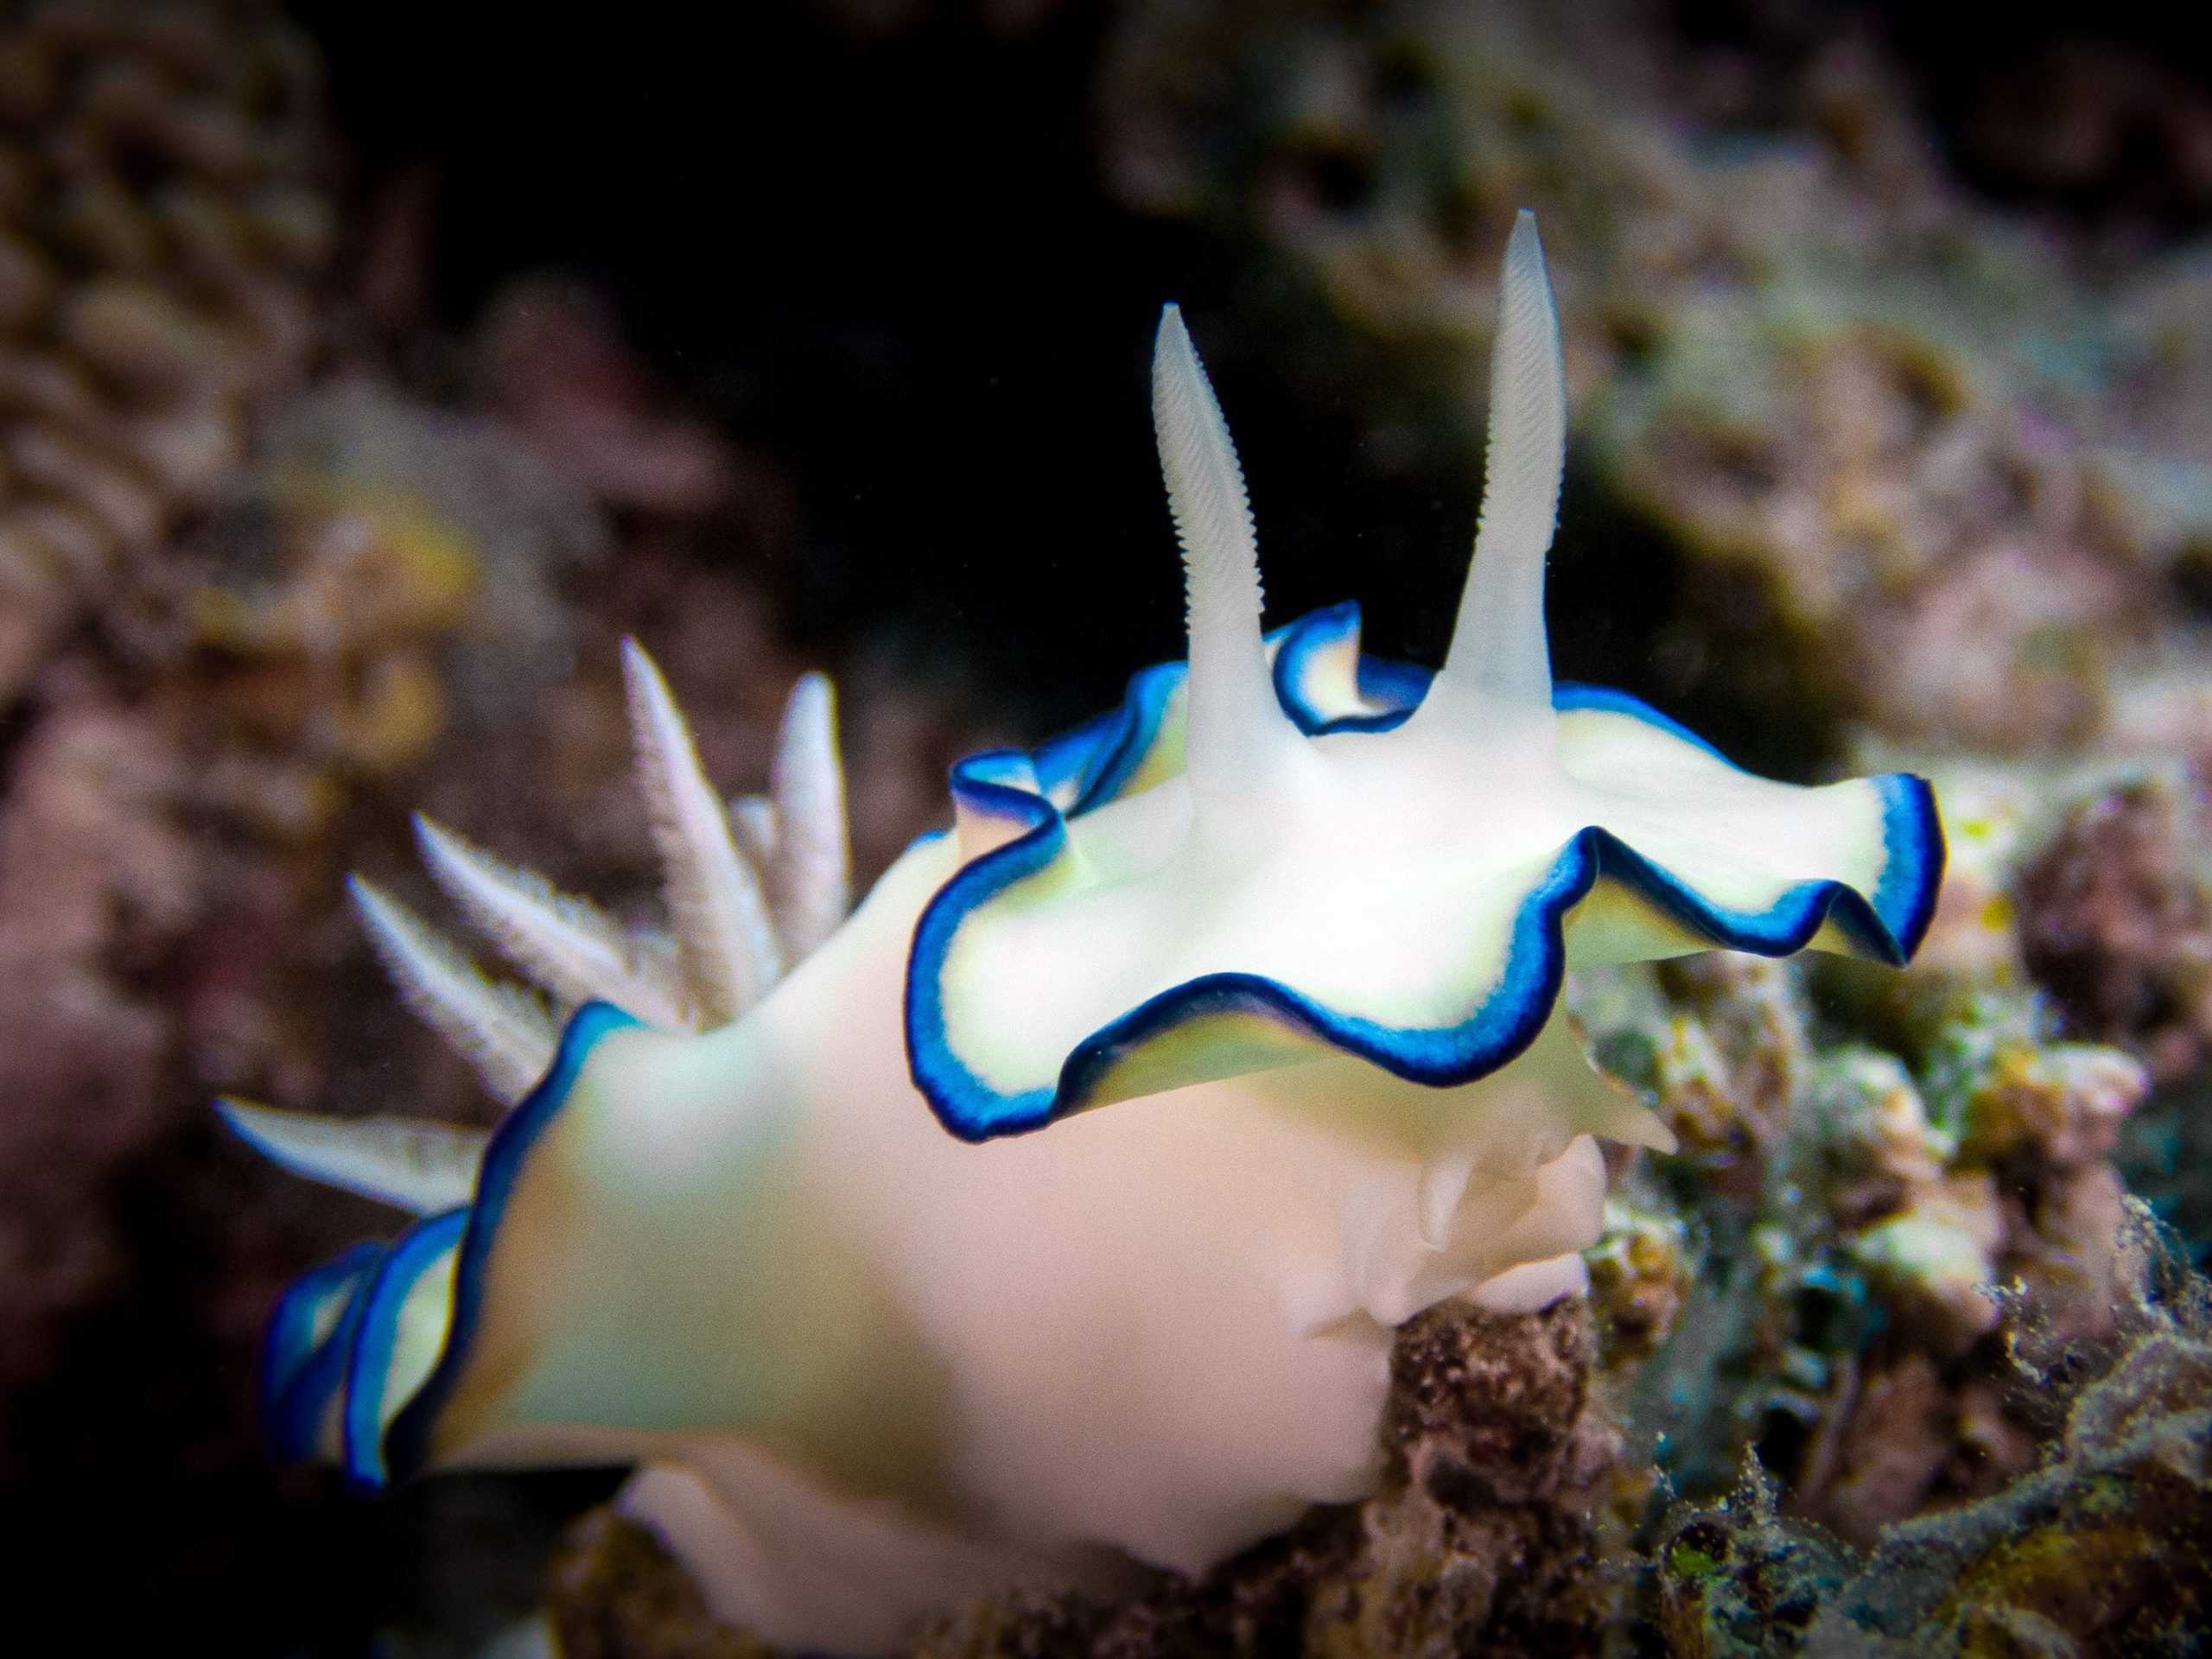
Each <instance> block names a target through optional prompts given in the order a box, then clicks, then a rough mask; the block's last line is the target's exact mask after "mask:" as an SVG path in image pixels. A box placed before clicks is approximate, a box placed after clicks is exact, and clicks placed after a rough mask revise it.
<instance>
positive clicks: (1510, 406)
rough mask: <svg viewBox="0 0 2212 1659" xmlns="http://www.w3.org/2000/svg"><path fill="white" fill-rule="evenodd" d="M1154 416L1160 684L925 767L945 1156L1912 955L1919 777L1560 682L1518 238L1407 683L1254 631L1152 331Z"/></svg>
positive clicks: (1549, 463) (1172, 378)
mask: <svg viewBox="0 0 2212 1659" xmlns="http://www.w3.org/2000/svg"><path fill="white" fill-rule="evenodd" d="M1153 409H1154V423H1155V425H1156V427H1157V430H1158V435H1159V442H1160V464H1161V468H1162V471H1163V472H1164V474H1166V484H1167V493H1168V500H1169V505H1170V506H1171V509H1172V511H1173V516H1174V520H1175V525H1176V531H1177V533H1178V536H1179V538H1180V540H1181V543H1182V549H1183V565H1184V573H1185V591H1186V594H1187V598H1188V609H1189V639H1190V651H1189V657H1188V660H1187V663H1185V664H1167V665H1164V666H1162V667H1160V668H1155V669H1151V670H1147V671H1144V672H1143V673H1141V674H1139V675H1138V676H1137V677H1135V680H1133V681H1132V682H1131V685H1130V690H1129V696H1128V700H1127V702H1125V704H1124V705H1123V707H1122V709H1119V710H1117V711H1116V712H1115V713H1113V714H1111V715H1105V716H1102V717H1101V718H1100V719H1098V720H1095V721H1091V722H1090V723H1089V724H1087V725H1085V726H1084V727H1082V728H1078V729H1077V730H1076V731H1075V732H1072V733H1070V734H1067V735H1066V736H1065V737H1063V738H1060V739H1056V740H1054V741H1052V742H1049V743H1047V744H1046V745H1045V746H1043V747H1041V748H1039V749H1038V750H1037V751H1036V752H1034V753H1016V752H1012V751H1001V752H995V753H989V754H985V755H979V756H976V757H975V758H973V759H972V760H969V761H966V762H963V764H962V765H961V766H959V767H957V768H956V769H955V772H954V775H953V792H954V798H955V804H956V807H957V814H958V824H957V832H956V833H957V837H958V850H959V853H960V855H961V864H960V868H958V870H957V873H956V874H954V875H953V876H952V877H951V879H950V880H949V881H947V882H946V884H945V885H944V887H943V888H942V889H941V890H940V892H939V893H938V895H937V897H936V899H934V900H933V902H932V903H931V906H929V908H928V909H927V910H926V911H925V913H924V915H923V917H922V919H921V923H920V925H919V926H918V929H917V930H916V934H915V939H914V944H913V951H912V961H911V963H910V969H909V974H908V981H907V988H906V1024H907V1039H908V1052H909V1055H910V1058H911V1060H912V1070H913V1075H914V1077H915V1081H916V1083H917V1084H918V1086H919V1087H920V1088H921V1090H922V1091H923V1093H924V1094H925V1096H927V1097H928V1098H929V1100H930V1102H931V1105H932V1106H933V1107H934V1108H935V1109H936V1110H937V1112H938V1116H940V1118H942V1119H943V1121H944V1123H945V1124H946V1126H947V1127H948V1128H950V1129H951V1130H952V1131H953V1132H954V1133H955V1134H957V1135H962V1136H963V1137H966V1138H969V1139H983V1138H988V1137H989V1136H992V1135H1001V1134H1007V1133H1011V1132H1016V1131H1020V1130H1024V1129H1031V1128H1038V1127H1040V1126H1041V1125H1043V1124H1045V1123H1046V1122H1051V1121H1052V1119H1054V1118H1056V1117H1058V1116H1062V1115H1064V1114H1065V1113H1067V1112H1069V1111H1072V1110H1077V1109H1082V1108H1084V1107H1087V1106H1092V1105H1097V1104H1102V1103H1106V1102H1108V1101H1111V1100H1116V1099H1122V1098H1127V1097H1129V1096H1135V1095H1141V1094H1149V1093H1155V1092H1159V1091H1160V1090H1166V1089H1170V1088H1173V1087H1177V1086H1179V1085H1181V1084H1189V1083H1196V1082H1201V1081H1208V1080H1213V1079H1218V1078H1223V1077H1231V1076H1236V1075H1238V1074H1241V1073H1243V1072H1248V1071H1260V1070H1265V1069H1268V1068H1270V1067H1274V1066H1279V1065H1286V1064H1291V1063H1294V1062H1297V1061H1300V1060H1305V1059H1311V1058H1321V1057H1324V1056H1327V1055H1332V1054H1351V1055H1355V1056H1357V1057H1359V1058H1363V1059H1364V1060H1367V1061H1369V1062H1370V1063H1371V1064H1372V1065H1376V1066H1379V1067H1381V1068H1382V1069H1383V1071H1387V1072H1389V1073H1392V1074H1395V1076H1397V1077H1401V1078H1403V1079H1406V1080H1408V1081H1410V1082H1413V1083H1416V1084H1428V1085H1432V1086H1434V1087H1438V1088H1448V1087H1452V1086H1456V1085H1460V1084H1468V1083H1471V1082H1473V1081H1475V1080H1477V1079H1478V1078H1481V1077H1484V1076H1486V1075H1487V1074H1488V1073H1490V1072H1491V1071H1496V1070H1497V1068H1499V1067H1500V1066H1503V1065H1504V1064H1505V1063H1506V1062H1508V1061H1509V1060H1510V1059H1512V1058H1514V1057H1515V1056H1516V1055H1517V1054H1519V1053H1521V1052H1522V1051H1523V1050H1524V1049H1526V1048H1527V1047H1528V1046H1529V1044H1530V1043H1532V1042H1533V1041H1534V1040H1535V1037H1536V1035H1537V1034H1538V1033H1539V1032H1541V1030H1542V1029H1543V1027H1545V1025H1546V1024H1547V1023H1548V1020H1550V1018H1551V1015H1552V1012H1553V1009H1554V1004H1555V1002H1556V1001H1557V997H1558V993H1559V989H1560V982H1561V980H1562V977H1563V976H1564V974H1565V972H1566V970H1567V968H1568V967H1569V966H1570V965H1573V964H1575V963H1593V962H1599V961H1624V960H1634V959H1640V958H1646V957H1662V956H1669V955H1676V954H1681V953H1685V952H1688V951H1692V950H1707V949H1712V948H1714V947H1716V946H1719V947H1726V948H1733V949H1738V950H1753V951H1758V952H1759V953H1761V954H1764V955H1783V954H1787V953H1789V952H1793V951H1796V950H1801V949H1803V948H1805V947H1807V946H1815V947H1819V948H1824V949H1834V950H1848V951H1852V952H1854V953H1857V954H1860V955H1865V956H1868V957H1873V958H1875V959H1877V960H1880V961H1885V962H1891V963H1897V962H1902V961H1904V959H1905V958H1906V957H1908V956H1909V955H1910V952H1911V950H1913V948H1914V947H1915V946H1916V944H1918V942H1919V938H1920V935H1921V934H1922V932H1923V931H1925V928H1926V925H1927V921H1928V918H1929V912H1930V911H1931V910H1932V908H1933V905H1934V899H1935V893H1936V884H1937V881H1938V880H1939V878H1940V875H1941V871H1942V841H1941V836H1940V832H1939V831H1938V830H1937V829H1936V817H1935V812H1934V808H1933V803H1932V800H1931V798H1930V797H1929V791H1928V790H1927V786H1926V785H1924V784H1923V783H1922V782H1921V781H1920V780H1919V779H1912V778H1907V777H1904V776H1894V775H1893V776H1890V777H1884V778H1875V779H1856V780H1852V781H1849V782H1846V783H1841V784H1836V785H1828V786H1827V787H1824V788H1820V789H1803V788H1797V787H1794V786H1791V785H1780V784H1774V783H1770V782H1767V781H1765V780H1763V779H1757V778H1753V777H1751V776H1750V775H1749V774H1747V773H1745V772H1740V771H1738V770H1737V769H1736V768H1735V767H1733V766H1731V765H1729V764H1728V763H1727V762H1726V760H1723V759H1721V758H1720V756H1719V754H1718V753H1715V752H1714V751H1713V750H1712V749H1711V748H1710V747H1707V745H1705V744H1703V743H1702V742H1700V741H1699V740H1698V739H1696V738H1694V737H1693V736H1692V735H1691V734H1688V733H1687V732H1685V731H1683V730H1682V729H1681V728H1680V727H1678V726H1676V725H1675V723H1674V722H1672V721H1669V720H1668V719H1666V718H1665V717H1664V716H1663V715H1659V714H1657V713H1656V712H1655V711H1653V710H1651V709H1648V708H1646V707H1644V706H1643V704H1641V703H1640V702H1637V701H1636V700H1634V699H1633V698H1630V697H1627V696H1623V695H1622V694H1619V693H1616V692H1607V691H1599V690H1593V689H1591V688H1587V687H1575V686H1564V687H1555V686H1554V684H1553V683H1552V677H1551V665H1550V657H1549V651H1548V645H1547V642H1546V639H1545V631H1544V617H1543V601H1544V560H1545V556H1546V554H1547V552H1548V550H1549V548H1550V545H1551V540H1552V531H1553V526H1554V520H1555V518H1556V514H1557V511H1558V503H1559V491H1560V473H1561V467H1562V464H1563V460H1564V452H1565V442H1566V392H1565V384H1564V376H1563V373H1562V369H1561V363H1560V340H1559V326H1558V321H1557V317H1556V315H1555V314H1554V309H1553V305H1552V297H1551V290H1550V286H1549V283H1548V279H1547V277H1546V274H1545V270H1544V263H1543V254H1542V251H1541V246H1540V245H1539V243H1538V241H1537V237H1536V228H1535V219H1534V218H1533V217H1532V216H1531V215H1529V214H1528V213H1522V215H1521V216H1520V219H1519V220H1518V222H1517V223H1516V226H1515V227H1514V231H1513V235H1512V238H1511V240H1510V243H1509V245H1508V246H1507V250H1506V255H1505V264H1504V273H1503V280H1502V283H1501V289H1500V299H1499V320H1498V328H1497V338H1496V342H1495V346H1494V353H1493V359H1492V364H1491V435H1490V444H1489V456H1488V478H1487V481H1486V485H1485V491H1484V500H1483V510H1482V518H1481V522H1480V527H1479V530H1478V534H1477V537H1476V541H1475V551H1474V558H1473V562H1472V563H1471V567H1470V569H1469V572H1468V575H1467V581H1466V585H1465V591H1464V594H1463V596H1462V598H1461V601H1460V605H1459V617H1458V621H1457V624H1456V626H1455V630H1454V632H1453V635H1452V645H1451V648H1450V650H1449V652H1448V653H1447V655H1446V658H1445V662H1444V665H1443V667H1442V668H1441V669H1440V670H1439V671H1437V672H1436V673H1435V674H1434V675H1433V676H1431V675H1429V674H1427V673H1425V672H1423V671H1420V670H1417V669H1413V668H1409V667H1406V666H1404V665H1402V664H1386V663H1377V662H1375V661H1373V660H1371V659H1368V658H1363V657H1362V656H1361V654H1360V652H1359V640H1358V613H1357V609H1356V607H1352V606H1350V605H1345V606H1339V607H1335V608H1334V609H1332V610H1329V611H1324V612H1320V613H1315V614H1313V615H1312V616H1308V617H1306V618H1305V619H1303V620H1300V621H1299V622H1297V623H1294V624H1293V625H1292V626H1289V627H1287V628H1285V629H1282V630H1281V631H1279V632H1276V633H1274V634H1268V633H1265V632H1263V631H1262V624H1261V588H1260V574H1259V563H1258V556H1257V549H1256V543H1255V537H1254V533H1253V526H1252V517H1251V512H1250V509H1249V505H1248V504H1247V501H1246V498H1245V492H1244V483H1243V473H1242V471H1241V469H1240V467H1238V464H1237V460H1236V450H1235V448H1234V447H1233V446H1232V444H1231V443H1230V436H1229V430H1228V427H1227V424H1226V423H1225V422H1224V419H1223V416H1222V412H1221V409H1220V406H1219V404H1217V401H1216V400H1215V397H1214V396H1213V392H1212V389H1211V386H1210V385H1209V384H1208V382H1207V379H1206V376H1205V370H1204V369H1203V368H1202V367H1201V365H1200V364H1199V362H1198V355H1197V353H1196V352H1195V351H1194V349H1193V348H1192V344H1191V340H1190V336H1189V334H1187V332H1186V331H1185V328H1184V326H1183V321H1182V318H1181V316H1180V315H1179V313H1178V311H1177V310H1176V309H1175V308H1173V306H1170V307H1169V308H1167V310H1166V314H1165V315H1164V316H1163V317H1162V319H1161V321H1160V334H1159V338H1158V342H1157V346H1156V349H1155V353H1154V362H1153Z"/></svg>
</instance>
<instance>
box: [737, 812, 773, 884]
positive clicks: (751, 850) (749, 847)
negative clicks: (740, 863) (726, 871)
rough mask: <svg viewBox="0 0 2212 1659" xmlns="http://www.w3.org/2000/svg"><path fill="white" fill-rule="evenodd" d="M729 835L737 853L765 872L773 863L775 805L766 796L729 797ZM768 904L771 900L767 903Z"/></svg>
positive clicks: (755, 867)
mask: <svg viewBox="0 0 2212 1659" xmlns="http://www.w3.org/2000/svg"><path fill="white" fill-rule="evenodd" d="M729 827H730V833H731V834H732V835H734V836H736V837H737V845H738V850H739V851H741V852H742V853H743V854H744V855H746V857H747V858H748V859H750V860H752V861H753V868H754V869H756V870H765V869H768V868H771V867H772V866H773V865H774V863H775V861H776V835H777V831H776V804H775V803H774V802H773V801H772V800H770V799H769V798H767V797H766V795H733V796H732V797H731V798H730V803H729ZM771 902H772V900H771Z"/></svg>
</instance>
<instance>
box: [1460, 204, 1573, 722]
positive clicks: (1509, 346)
mask: <svg viewBox="0 0 2212 1659" xmlns="http://www.w3.org/2000/svg"><path fill="white" fill-rule="evenodd" d="M1566 456H1567V375H1566V370H1565V367H1564V365H1563V364H1562V362H1561V360H1560V338H1559V316H1558V314H1557V312H1556V311H1555V310H1554V308H1553V304H1552V290H1551V278H1550V277H1549V276H1548V274H1547V272H1546V270H1545V268H1544V249H1543V244H1542V242H1541V240H1540V239H1539V238H1538V237H1537V235H1536V216H1535V214H1534V213H1530V212H1529V210H1528V209H1527V208H1525V207H1524V208H1522V210H1521V212H1520V213H1519V214H1518V215H1517V216H1516V218H1515V219H1514V221H1513V233H1512V235H1511V236H1510V237H1509V238H1507V240H1506V245H1505V258H1504V261H1503V269H1502V271H1501V274H1500V278H1499V282H1498V294H1497V335H1496V337H1495V338H1494V339H1493V340H1492V341H1491V372H1490V442H1489V447H1488V452H1487V455H1486V458H1485V461H1484V480H1483V505H1482V518H1481V522H1480V525H1479V528H1478V530H1477V531H1476V533H1475V554H1474V562H1473V563H1472V564H1471V567H1470V568H1469V569H1468V572H1467V583H1466V588H1465V592H1464V593H1463V594H1462V595H1461V597H1460V601H1459V619H1458V621H1457V622H1456V624H1455V625H1454V626H1453V629H1452V647H1451V650H1450V652H1448V653H1447V654H1446V658H1445V660H1444V671H1443V673H1442V675H1440V677H1439V683H1438V687H1437V690H1439V691H1440V692H1442V693H1443V695H1442V696H1439V697H1438V698H1437V699H1436V702H1437V704H1438V707H1439V709H1445V708H1448V707H1449V706H1451V705H1452V704H1453V703H1454V702H1456V701H1457V700H1458V699H1457V698H1456V696H1454V694H1455V693H1458V692H1461V691H1465V692H1471V693H1476V694H1478V695H1479V696H1481V697H1482V699H1483V700H1484V702H1486V703H1488V704H1491V705H1493V706H1494V705H1496V704H1498V703H1505V704H1509V705H1520V706H1525V707H1527V708H1528V709H1531V710H1533V711H1538V712H1542V713H1546V714H1548V712H1549V710H1550V708H1551V690H1552V680H1551V651H1550V646H1549V644H1548V641H1547V639H1546V638H1545V632H1544V556H1545V555H1546V554H1547V553H1548V552H1549V551H1550V550H1551V544H1552V534H1553V531H1554V528H1555V526H1556V525H1557V524H1558V520H1559V490H1560V474H1561V473H1562V472H1563V470H1564V468H1565V465H1566ZM1485 718H1486V716H1485Z"/></svg>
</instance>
